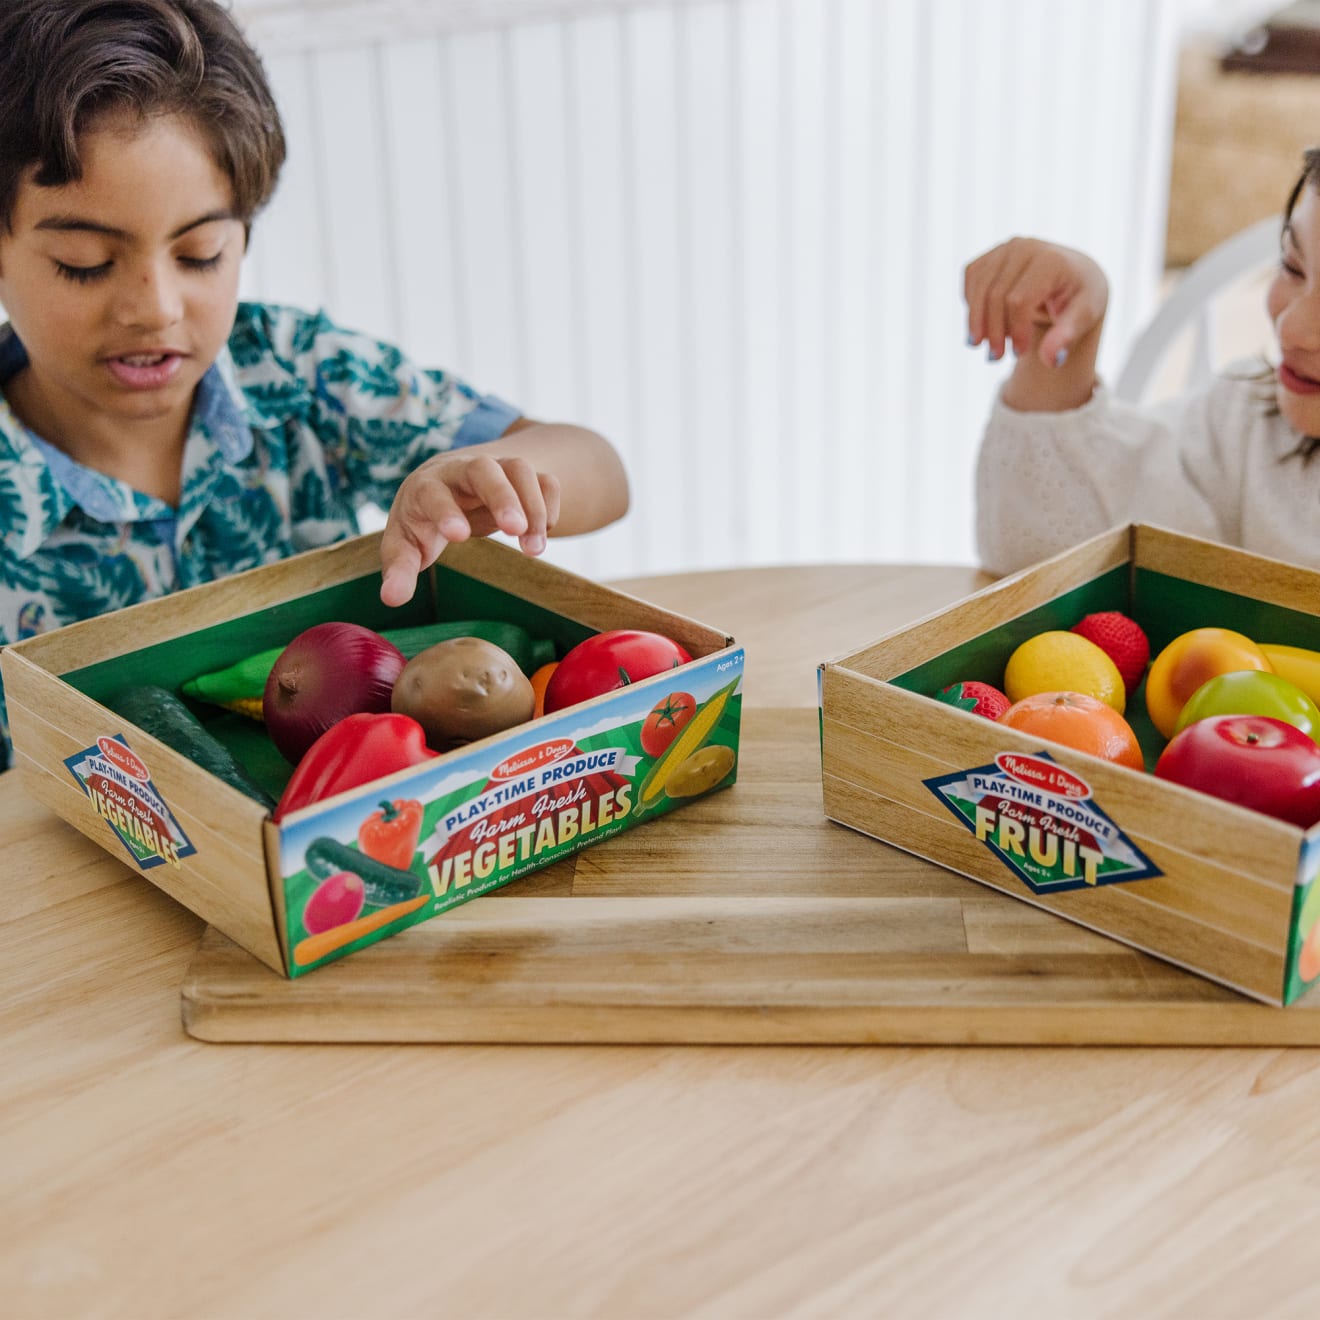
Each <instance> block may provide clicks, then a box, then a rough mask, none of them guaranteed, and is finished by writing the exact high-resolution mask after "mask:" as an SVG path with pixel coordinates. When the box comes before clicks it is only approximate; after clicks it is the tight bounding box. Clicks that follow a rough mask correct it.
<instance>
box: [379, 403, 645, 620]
mask: <svg viewBox="0 0 1320 1320" xmlns="http://www.w3.org/2000/svg"><path fill="white" fill-rule="evenodd" d="M627 509H628V481H627V477H626V475H625V474H624V469H623V464H622V462H621V461H620V459H619V456H618V454H617V453H616V452H615V450H614V447H613V446H612V445H611V444H610V443H609V441H607V440H605V439H604V438H602V437H601V436H599V435H597V434H596V433H595V432H594V431H589V430H587V429H586V428H584V427H580V426H569V425H565V424H562V423H547V422H533V421H530V420H528V419H526V418H519V419H518V420H517V421H515V422H513V423H512V424H511V425H510V426H509V427H508V428H507V429H506V431H505V432H504V434H503V435H501V436H500V437H499V438H498V439H496V440H489V441H486V442H485V443H483V444H479V445H473V446H471V447H468V448H464V449H457V450H450V451H448V452H446V453H441V454H435V455H433V456H432V457H431V458H428V459H427V460H426V461H425V462H424V463H422V464H421V465H420V466H419V467H418V468H417V469H416V470H415V471H414V472H412V473H411V474H410V475H409V476H408V477H407V478H406V479H405V480H404V482H403V484H402V485H401V486H400V487H399V492H398V494H397V495H396V496H395V499H394V502H393V504H392V505H391V506H390V513H389V519H388V521H387V523H386V526H385V532H384V534H383V536H382V538H381V570H382V582H381V592H380V594H381V599H382V600H383V601H384V602H385V604H387V605H402V604H404V603H405V602H406V601H408V600H410V599H411V597H412V594H413V592H414V591H415V590H416V586H417V575H418V574H419V573H420V572H422V571H423V570H424V569H426V568H428V567H430V565H431V564H433V563H434V562H435V561H436V559H437V558H438V557H439V555H440V552H441V551H442V550H443V549H444V548H445V546H446V545H447V544H448V543H449V542H450V541H465V540H467V538H468V537H469V536H487V535H489V534H490V533H491V532H496V531H500V532H504V533H506V534H508V535H510V536H516V537H517V538H518V542H519V545H520V546H521V547H522V549H523V550H524V551H525V552H526V553H528V554H540V553H541V551H542V550H543V549H544V548H545V538H546V537H547V536H549V535H560V536H568V535H573V534H575V533H579V532H589V531H594V530H595V529H596V528H598V527H604V526H605V525H606V524H607V523H611V522H614V521H615V520H616V519H617V518H620V517H622V516H623V514H624V513H625V512H627Z"/></svg>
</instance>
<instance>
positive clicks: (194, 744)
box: [109, 683, 275, 809]
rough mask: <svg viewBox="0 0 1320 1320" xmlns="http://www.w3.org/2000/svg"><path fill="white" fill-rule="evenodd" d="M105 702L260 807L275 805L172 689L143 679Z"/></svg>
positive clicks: (272, 799) (271, 798)
mask: <svg viewBox="0 0 1320 1320" xmlns="http://www.w3.org/2000/svg"><path fill="white" fill-rule="evenodd" d="M109 704H110V708H111V710H113V711H115V712H117V713H118V714H120V715H122V716H123V717H124V718H125V719H126V720H131V721H132V722H133V723H134V724H136V725H137V726H138V728H140V729H143V730H145V731H146V732H147V733H149V734H151V736H152V737H153V738H159V739H160V741H161V742H163V743H164V744H165V745H166V746H167V747H172V748H174V750H175V751H176V752H178V753H180V754H181V755H183V756H186V757H187V758H188V759H189V760H190V761H192V762H194V763H195V764H197V765H199V766H201V768H202V769H203V770H208V771H210V773H211V774H213V775H215V777H216V778H217V779H223V780H224V782H225V783H226V784H228V785H229V786H230V788H236V789H238V791H239V792H240V793H246V794H247V796H248V797H250V798H252V799H253V801H255V802H260V803H261V805H262V806H263V807H266V808H268V809H271V808H273V807H274V806H275V799H274V798H273V797H271V795H270V794H269V793H267V792H266V790H265V789H264V788H262V787H261V785H260V784H258V783H257V782H256V780H255V779H253V778H252V776H251V775H249V774H248V772H247V770H246V769H244V767H243V766H242V765H241V764H240V763H239V762H238V761H236V760H235V759H234V755H233V753H232V752H230V750H229V748H228V747H226V746H225V745H224V744H223V743H222V742H220V741H219V740H218V739H217V738H215V736H214V735H212V734H211V733H209V732H208V731H207V729H206V727H205V726H204V725H203V724H202V722H201V721H200V720H199V719H198V718H197V716H196V715H194V714H193V713H192V711H190V710H189V709H188V707H187V706H185V705H184V704H183V702H182V701H181V700H180V699H179V698H178V697H176V696H175V695H174V693H173V692H169V691H167V690H166V689H165V688H163V687H158V686H156V685H155V684H152V683H146V684H143V685H142V686H140V687H131V688H125V689H124V690H123V691H122V692H120V693H119V694H118V696H116V698H115V699H114V701H112V702H111V703H109Z"/></svg>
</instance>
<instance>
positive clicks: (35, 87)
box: [0, 0, 284, 231]
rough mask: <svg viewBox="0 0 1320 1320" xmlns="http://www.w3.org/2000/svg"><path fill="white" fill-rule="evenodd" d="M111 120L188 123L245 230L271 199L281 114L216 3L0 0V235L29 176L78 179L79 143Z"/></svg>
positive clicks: (55, 182) (46, 182) (55, 181)
mask: <svg viewBox="0 0 1320 1320" xmlns="http://www.w3.org/2000/svg"><path fill="white" fill-rule="evenodd" d="M116 112H127V113H129V114H131V115H134V116H137V117H140V118H144V119H145V118H151V117H153V116H156V115H168V114H177V115H181V116H183V117H185V118H187V119H189V120H191V121H192V122H193V123H194V124H196V125H197V127H198V129H199V130H200V131H201V132H202V133H203V135H204V136H205V138H206V140H207V142H208V143H209V144H210V147H211V150H212V152H213V154H214V158H215V161H216V164H217V165H218V166H219V167H220V168H221V169H222V170H223V171H224V172H225V174H226V175H227V176H228V178H229V180H230V182H231V184H232V186H233V190H234V211H235V214H236V215H237V216H238V218H239V219H241V220H242V221H243V222H244V224H251V221H252V218H253V216H255V215H256V213H257V212H258V211H259V210H260V209H261V208H262V206H264V205H265V203H266V202H267V201H268V200H269V199H270V195H271V193H272V192H274V190H275V181H276V179H277V178H278V176H279V172H280V166H281V165H282V164H283V163H284V132H283V129H282V128H281V126H280V117H279V112H278V111H277V110H276V108H275V101H274V98H273V97H272V95H271V92H270V87H269V85H268V84H267V82H266V75H265V71H264V69H263V68H262V65H261V60H260V59H259V57H258V56H257V53H256V52H255V51H254V50H253V49H252V47H251V46H250V45H249V44H248V43H247V41H246V39H245V38H244V37H243V34H242V33H241V32H240V31H239V29H238V27H237V25H236V24H235V23H234V20H233V19H232V18H231V17H230V15H229V14H228V12H227V11H226V10H225V9H224V8H222V7H221V5H219V4H218V3H216V0H0V125H3V128H0V227H2V228H3V229H4V230H5V231H9V230H11V229H12V227H13V220H14V205H15V202H16V200H17V197H18V190H19V185H20V183H21V182H22V179H23V176H24V173H25V172H26V171H27V170H30V169H32V168H33V167H34V166H35V168H36V173H35V175H34V177H35V180H36V182H37V183H38V184H39V185H42V186H46V187H56V188H58V187H61V186H63V185H64V184H67V183H72V182H76V181H77V180H78V179H79V178H81V177H82V161H81V159H80V156H79V136H80V134H83V133H85V132H86V131H87V130H88V129H89V128H91V127H93V126H94V123H95V121H96V120H97V119H98V118H99V117H101V116H103V115H107V114H114V113H116Z"/></svg>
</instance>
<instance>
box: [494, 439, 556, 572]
mask: <svg viewBox="0 0 1320 1320" xmlns="http://www.w3.org/2000/svg"><path fill="white" fill-rule="evenodd" d="M503 466H504V472H505V475H506V476H507V477H508V480H509V484H510V485H511V486H512V487H513V492H514V494H515V495H516V496H517V499H518V502H519V504H520V505H521V506H522V511H523V516H524V518H525V520H526V526H525V527H524V528H523V531H522V533H521V535H520V537H519V541H520V543H521V544H522V548H523V549H524V550H528V549H529V546H532V547H534V548H532V549H531V550H530V551H529V552H530V553H531V554H539V553H540V552H541V551H542V550H544V549H545V537H546V532H547V530H548V527H547V512H546V507H545V496H544V495H543V494H542V491H541V483H540V480H539V479H538V476H537V471H536V469H535V468H534V467H533V466H532V465H531V464H530V463H529V462H528V461H527V460H526V459H525V458H510V459H506V460H505V461H504V464H503Z"/></svg>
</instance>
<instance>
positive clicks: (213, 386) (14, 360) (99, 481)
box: [0, 324, 269, 558]
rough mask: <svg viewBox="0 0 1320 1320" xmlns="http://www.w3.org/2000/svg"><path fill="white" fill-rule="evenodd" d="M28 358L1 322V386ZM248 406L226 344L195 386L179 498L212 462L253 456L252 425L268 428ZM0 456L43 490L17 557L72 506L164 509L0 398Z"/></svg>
mask: <svg viewBox="0 0 1320 1320" xmlns="http://www.w3.org/2000/svg"><path fill="white" fill-rule="evenodd" d="M27 363H28V355H27V350H26V349H25V348H24V347H23V344H22V341H21V340H20V339H19V337H18V335H17V334H16V333H15V332H14V328H13V326H12V325H9V324H5V325H0V385H3V384H4V383H5V382H6V381H8V380H9V379H10V378H11V377H13V376H14V375H16V374H17V373H18V372H19V371H21V370H22V369H23V368H24V367H25V366H27ZM268 424H269V423H267V422H266V421H265V420H264V419H262V418H261V417H259V416H258V415H257V414H256V413H255V412H254V411H253V409H252V408H251V406H250V405H249V403H248V401H247V397H246V395H245V394H244V393H243V389H242V387H241V386H240V385H239V384H238V380H237V376H236V374H235V371H234V364H233V360H232V358H231V357H230V354H229V349H228V348H224V349H222V350H221V352H220V354H219V356H218V357H217V359H216V361H215V362H214V363H212V365H211V366H210V367H209V368H208V369H207V371H206V373H205V375H203V377H202V379H201V380H200V381H199V382H198V384H197V392H196V395H195V397H194V399H193V410H192V417H191V421H190V424H189V431H188V439H187V442H186V444H185V451H184V453H185V469H184V494H183V503H185V504H186V503H189V502H190V501H189V495H190V491H189V487H190V485H191V484H192V481H191V478H192V476H193V474H194V473H200V472H204V471H207V470H210V469H211V468H212V467H213V465H214V464H215V462H216V460H217V459H218V460H220V461H221V462H222V463H238V462H241V461H242V460H243V459H245V458H247V457H248V455H250V454H251V452H252V448H253V443H254V442H253V435H252V427H253V426H254V425H268ZM0 461H7V462H9V463H14V464H16V465H17V466H18V468H19V469H20V470H21V475H20V482H21V484H22V485H24V486H27V487H29V488H36V489H37V490H38V491H39V492H40V497H41V498H40V506H39V507H40V515H39V516H36V517H29V519H28V522H27V526H26V528H25V530H24V533H23V536H22V540H21V544H20V545H19V547H18V554H19V556H20V557H21V558H27V557H28V556H29V555H31V554H32V553H33V552H34V551H35V550H37V549H38V548H39V547H40V545H41V544H42V543H43V542H44V541H45V540H46V539H47V538H48V537H49V536H50V535H51V533H53V532H54V531H55V530H56V528H58V527H59V526H60V524H61V523H62V522H63V521H64V519H65V518H66V517H67V516H68V513H69V511H70V509H71V508H73V507H74V506H75V505H77V506H79V507H81V508H82V509H83V510H84V511H85V512H86V513H87V514H88V515H89V516H91V517H92V518H95V519H96V520H97V521H98V522H118V521H132V520H136V519H137V518H138V517H142V516H147V517H157V516H159V514H160V513H161V512H162V510H161V509H157V508H151V509H148V508H146V507H145V505H146V504H152V505H154V504H155V503H157V502H155V501H149V500H146V497H144V496H141V495H136V496H135V493H134V492H132V491H130V489H129V488H128V487H127V486H126V485H124V483H123V482H119V481H116V480H115V479H114V478H111V477H107V476H105V475H104V474H103V473H99V472H96V471H94V470H93V469H91V468H88V467H84V466H83V465H82V464H81V463H77V462H75V461H74V460H73V459H71V458H69V456H68V455H67V454H65V453H64V452H63V451H61V450H59V449H56V448H55V446H53V445H51V444H48V443H47V442H46V441H45V440H42V439H41V438H40V437H39V436H37V435H35V434H34V433H33V432H32V431H30V430H28V428H27V427H26V426H24V425H23V423H22V422H21V421H19V419H18V417H17V416H16V414H15V413H14V411H13V409H12V408H10V407H9V405H8V403H6V402H5V401H4V400H3V399H0Z"/></svg>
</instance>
